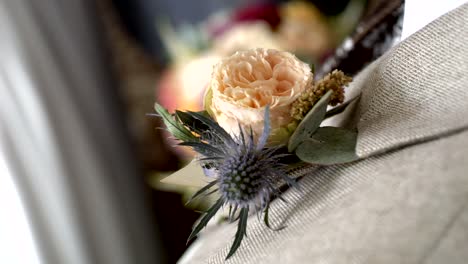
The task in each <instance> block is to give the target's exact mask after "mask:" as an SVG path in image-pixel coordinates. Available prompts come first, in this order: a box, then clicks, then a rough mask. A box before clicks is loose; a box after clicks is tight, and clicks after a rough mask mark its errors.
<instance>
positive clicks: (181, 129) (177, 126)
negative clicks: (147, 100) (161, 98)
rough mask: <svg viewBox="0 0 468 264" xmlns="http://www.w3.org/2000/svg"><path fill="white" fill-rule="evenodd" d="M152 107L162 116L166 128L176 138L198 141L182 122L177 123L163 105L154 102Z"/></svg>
mask: <svg viewBox="0 0 468 264" xmlns="http://www.w3.org/2000/svg"><path fill="white" fill-rule="evenodd" d="M154 109H155V110H156V112H158V114H159V115H160V116H161V117H162V119H163V122H164V124H165V125H166V127H167V130H168V131H169V132H170V133H171V134H172V135H173V136H174V137H175V138H177V139H179V140H182V141H198V138H197V137H196V136H195V135H194V134H192V132H190V130H188V129H187V128H186V127H185V126H184V125H183V124H181V123H179V122H178V121H177V120H176V119H175V118H174V117H173V116H172V115H171V114H170V113H169V112H168V111H167V110H166V109H165V108H164V107H162V106H161V105H160V104H158V103H156V104H155V105H154Z"/></svg>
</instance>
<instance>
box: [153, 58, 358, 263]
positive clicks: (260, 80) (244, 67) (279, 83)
mask: <svg viewBox="0 0 468 264" xmlns="http://www.w3.org/2000/svg"><path fill="white" fill-rule="evenodd" d="M350 82H351V78H350V77H348V76H346V75H344V74H343V73H342V72H341V71H337V70H335V71H333V72H331V73H329V74H328V75H326V76H325V77H324V78H323V79H321V80H319V81H317V82H314V81H313V72H312V71H311V68H310V66H309V65H308V64H306V63H304V62H302V61H300V60H299V59H297V58H296V56H294V55H293V54H291V53H288V52H283V51H277V50H267V49H254V50H247V51H240V52H236V53H235V54H234V55H232V56H230V57H227V58H225V59H222V60H221V61H220V62H219V63H218V64H216V65H215V66H214V69H213V74H212V79H211V82H210V84H209V88H208V89H207V91H206V94H205V102H204V105H205V111H202V112H191V111H176V112H175V113H172V114H171V113H169V112H168V111H167V110H166V109H164V108H163V107H162V106H160V105H159V104H156V111H157V112H158V114H159V115H160V116H161V117H162V119H163V121H164V123H165V125H166V127H167V130H168V131H169V132H170V133H171V134H172V135H173V136H174V137H175V138H176V139H178V140H180V145H182V146H188V147H191V148H192V149H193V150H195V151H196V152H197V153H198V156H197V157H196V160H197V162H198V163H199V166H201V167H202V168H203V171H204V172H205V175H206V177H207V179H209V183H208V184H207V185H206V186H204V187H203V188H201V189H200V190H199V191H197V192H196V193H195V194H194V196H193V197H192V199H194V198H198V197H201V196H204V195H210V194H213V193H218V195H219V198H218V200H217V201H216V202H215V203H214V204H213V205H212V206H211V207H210V208H209V209H208V210H207V211H206V212H205V213H204V215H203V216H202V217H201V219H200V220H199V221H198V223H197V224H196V225H195V226H194V228H193V231H192V233H191V234H190V236H189V238H188V240H191V239H193V238H195V237H196V236H197V235H198V234H199V232H200V231H201V230H202V229H203V228H204V227H205V226H206V225H207V223H208V222H209V221H210V219H211V218H212V217H213V216H214V215H215V214H216V212H218V211H219V210H220V209H222V208H225V207H226V208H228V210H229V213H228V219H229V220H230V221H238V229H237V232H236V235H235V238H234V242H233V243H232V246H231V249H230V251H229V253H228V255H227V256H226V259H228V258H229V257H231V256H232V255H233V254H234V253H235V252H236V250H237V248H238V247H239V246H240V244H241V241H242V239H243V238H244V235H245V234H246V227H247V219H248V216H249V215H250V214H251V213H256V214H257V215H258V216H259V217H263V221H264V222H265V225H266V226H267V227H268V228H272V227H271V226H270V224H269V221H268V210H269V205H270V202H271V201H272V199H274V198H275V197H278V198H280V199H281V200H282V198H281V196H280V191H279V189H278V188H279V186H281V184H288V185H290V186H296V185H297V183H296V182H295V180H293V179H292V178H290V177H289V176H288V169H289V168H290V167H291V166H293V165H294V166H297V163H311V164H321V165H331V164H336V163H345V162H351V161H354V160H356V159H357V158H358V157H357V156H356V154H355V145H356V135H357V134H356V132H355V131H349V130H345V129H342V128H337V127H320V123H321V122H322V121H323V120H324V119H326V118H328V117H331V116H333V115H336V114H338V113H341V112H342V111H343V110H344V109H345V108H346V106H347V105H348V103H349V102H348V103H344V87H345V86H346V85H348V84H349V83H350ZM337 105H338V106H337ZM327 106H336V107H335V108H333V109H331V110H329V111H327ZM187 176H190V175H187ZM272 229H273V228H272ZM275 230H278V229H275Z"/></svg>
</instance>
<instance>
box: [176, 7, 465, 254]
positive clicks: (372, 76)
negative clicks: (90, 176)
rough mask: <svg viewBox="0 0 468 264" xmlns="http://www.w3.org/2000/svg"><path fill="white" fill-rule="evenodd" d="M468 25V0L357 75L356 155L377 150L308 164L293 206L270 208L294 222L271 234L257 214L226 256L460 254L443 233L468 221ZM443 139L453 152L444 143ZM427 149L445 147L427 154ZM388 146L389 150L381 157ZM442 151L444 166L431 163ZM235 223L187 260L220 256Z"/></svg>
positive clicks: (204, 240) (277, 221)
mask: <svg viewBox="0 0 468 264" xmlns="http://www.w3.org/2000/svg"><path fill="white" fill-rule="evenodd" d="M467 29H468V5H464V6H462V7H460V8H458V9H456V10H454V11H452V12H451V13H449V14H447V15H445V16H443V17H441V18H440V19H438V20H436V21H434V22H433V23H431V24H430V25H428V26H427V27H426V28H424V29H423V30H421V31H420V32H418V33H416V34H415V35H413V36H412V37H410V38H408V39H407V40H405V41H404V42H403V43H401V44H399V45H398V46H397V47H395V48H394V49H392V50H391V51H390V52H388V53H387V54H386V55H384V56H383V57H382V58H381V59H379V60H378V61H376V62H374V63H373V64H371V65H369V66H368V67H367V68H366V69H365V70H364V71H363V72H362V73H360V74H359V75H358V76H357V77H356V78H355V81H354V83H353V85H352V87H350V89H351V90H352V91H354V92H357V91H358V90H361V91H362V97H361V99H360V101H359V102H358V103H357V104H356V109H354V111H352V109H350V111H349V113H348V115H349V118H348V119H347V120H348V121H349V120H351V121H352V122H351V126H356V127H357V128H358V130H359V138H358V143H357V152H358V155H359V156H360V157H362V158H368V157H370V156H374V157H373V158H368V159H363V160H361V161H358V162H355V163H351V164H344V165H339V166H329V167H323V168H318V169H317V170H316V171H310V170H308V175H306V177H305V178H303V179H302V181H301V185H302V188H303V189H302V191H297V190H290V191H288V192H286V193H284V198H286V199H287V200H288V201H289V203H288V204H286V205H285V204H283V203H281V202H279V201H275V202H273V204H272V206H271V211H270V212H271V220H272V223H273V225H274V226H280V225H282V224H286V225H288V227H287V228H286V229H284V230H282V231H279V232H273V231H270V230H267V229H266V228H265V227H264V225H263V223H261V221H257V220H256V219H255V217H251V218H250V219H249V226H248V230H247V233H248V238H246V239H245V241H244V242H243V244H242V245H241V247H240V248H239V251H238V252H237V253H236V254H235V255H234V256H233V257H232V258H231V259H230V261H229V262H232V263H314V262H321V263H322V262H323V263H351V262H353V263H362V262H367V263H419V262H420V261H425V260H428V259H437V257H438V256H439V257H444V256H448V257H454V254H455V253H453V252H451V251H450V250H452V248H450V247H447V248H446V246H447V245H445V243H451V242H450V241H451V240H450V239H447V240H444V242H440V241H439V238H441V237H442V236H444V235H446V234H450V233H451V232H452V233H455V234H456V233H457V231H452V230H450V232H449V231H447V230H448V228H451V227H452V225H453V226H457V227H458V228H459V229H458V230H463V227H464V226H465V227H467V226H468V224H467V225H463V224H462V223H461V222H459V221H458V222H457V221H455V220H453V221H452V219H456V220H458V219H465V218H466V219H468V211H467V210H465V209H466V208H465V207H466V206H465V200H466V198H467V195H468V192H467V188H464V186H466V185H467V184H468V179H467V177H462V175H463V174H464V172H466V169H467V168H468V167H467V166H466V165H464V164H461V162H460V161H461V160H463V159H464V158H466V155H467V154H468V151H465V150H463V149H464V148H465V147H468V143H466V142H465V141H463V139H464V138H465V139H466V133H459V134H458V135H456V136H451V135H452V134H455V133H456V132H460V131H461V130H464V129H466V128H467V127H468V118H467V117H468V74H467V73H468V45H466V43H467V41H468V30H467ZM348 125H349V124H348ZM440 138H443V140H435V139H440ZM445 138H446V139H445ZM432 140H434V141H433V142H434V143H431V141H432ZM460 140H461V141H460ZM421 142H424V143H428V144H420V145H418V143H421ZM457 142H465V143H463V144H464V145H463V144H460V146H459V144H457ZM446 146H447V147H450V149H451V150H453V153H452V151H450V150H445V149H441V147H446ZM397 149H401V151H394V150H397ZM461 149H462V150H461ZM392 151H393V152H392ZM427 151H439V152H440V153H436V155H435V154H434V157H432V158H431V157H430V156H431V155H430V154H431V153H428V154H429V157H428V158H426V157H424V156H421V155H427V153H426V152H427ZM463 151H465V152H463ZM384 152H386V153H390V154H388V155H378V154H382V153H384ZM444 156H447V157H448V158H447V160H446V161H445V164H442V165H440V166H439V165H436V166H434V167H431V166H432V165H433V164H436V163H437V161H438V160H440V159H441V157H444ZM434 170H435V171H434ZM451 170H452V171H451ZM442 173H447V174H446V175H444V177H443V180H442V179H441V178H440V177H439V175H440V174H442ZM413 194H414V195H413ZM432 198H434V199H435V200H432ZM464 199H465V200H464ZM463 208H465V209H463ZM440 210H442V211H440ZM462 216H463V218H460V217H462ZM465 216H466V217H465ZM453 223H455V224H453ZM467 223H468V222H467ZM235 229H236V226H235V225H221V226H219V227H215V226H212V227H210V228H209V229H208V230H206V232H205V233H203V234H202V236H201V237H200V238H199V239H198V241H196V243H195V244H194V245H193V246H192V248H191V249H190V250H189V251H188V252H187V254H186V256H185V257H184V258H183V259H182V262H183V263H205V262H209V263H221V262H223V260H224V257H225V256H226V254H227V252H228V250H229V247H230V244H231V243H232V238H233V235H234V233H235ZM418 230H422V232H418ZM451 238H454V239H458V240H457V241H459V243H462V245H464V246H466V245H467V244H468V239H463V238H460V237H459V236H458V237H457V236H452V237H451ZM465 240H466V241H465ZM441 241H442V240H441ZM447 241H448V242H447ZM464 243H465V244H464ZM439 244H440V247H439ZM431 250H432V251H431ZM429 251H431V252H429ZM433 252H442V253H438V254H436V253H433ZM457 252H458V253H460V252H464V251H463V250H461V251H460V250H459V251H457ZM431 254H434V255H431ZM444 254H445V255H444ZM460 256H462V255H460ZM462 257H463V256H462ZM311 261H312V262H311ZM457 263H458V262H457Z"/></svg>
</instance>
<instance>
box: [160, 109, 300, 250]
mask: <svg viewBox="0 0 468 264" xmlns="http://www.w3.org/2000/svg"><path fill="white" fill-rule="evenodd" d="M163 118H173V119H172V120H169V121H170V122H169V121H167V122H168V123H170V124H171V125H172V124H173V123H174V122H173V121H176V122H177V121H178V122H179V123H181V124H183V125H184V126H185V127H186V128H187V129H189V130H190V131H191V132H193V134H194V135H198V136H196V139H193V137H191V136H188V137H186V138H188V139H189V140H184V141H183V142H182V143H180V145H184V146H189V147H192V148H193V149H194V150H195V151H196V152H198V153H199V154H200V156H199V158H198V160H199V162H200V164H201V165H202V166H208V167H209V168H210V170H211V171H214V176H215V177H214V180H213V181H211V182H210V183H209V184H207V185H206V186H205V187H203V188H202V189H200V190H199V191H198V192H196V193H195V194H194V196H193V197H192V199H194V198H198V197H200V196H202V195H206V194H209V193H211V192H213V190H214V191H218V192H219V194H220V198H219V199H218V201H217V202H216V203H215V204H214V205H212V206H211V207H210V208H209V209H208V210H207V211H206V213H205V214H204V215H203V216H202V218H201V219H200V221H199V222H198V224H196V225H195V226H194V228H193V230H192V233H191V234H190V236H189V238H188V241H190V240H191V239H193V238H195V237H196V236H197V235H198V234H199V232H200V231H201V230H202V229H203V228H204V227H205V226H206V225H207V224H208V222H209V221H210V219H211V218H212V217H213V216H214V215H215V214H216V212H217V211H218V210H219V209H221V208H223V207H224V206H228V208H229V219H230V221H231V222H232V221H235V220H237V219H238V230H237V232H236V235H235V238H234V241H233V244H232V246H231V249H230V251H229V253H228V255H227V256H226V259H228V258H230V257H231V256H232V255H233V254H234V253H235V252H236V250H237V249H238V248H239V246H240V245H241V242H242V239H243V238H244V235H245V234H246V229H247V219H248V215H249V213H250V212H257V214H258V215H260V214H262V213H263V214H264V221H265V224H266V226H267V227H269V228H271V227H270V224H269V221H268V208H269V203H270V201H271V198H272V197H274V196H279V194H280V193H279V190H278V183H279V181H281V180H283V181H286V182H287V183H288V184H289V183H292V182H293V180H292V179H290V178H289V177H288V176H287V174H286V168H287V165H285V164H282V163H281V162H280V159H281V158H283V157H285V156H289V155H290V154H283V153H281V152H280V151H279V150H280V146H276V147H267V146H266V143H267V139H268V136H269V134H270V123H269V120H270V116H269V107H268V106H267V107H265V116H264V120H265V121H264V129H263V133H262V135H261V136H260V138H259V139H258V141H257V142H255V139H254V135H253V132H252V130H251V129H250V130H249V131H245V129H243V128H241V127H240V126H239V131H240V133H239V134H238V135H236V136H231V135H230V134H229V133H227V132H226V131H225V130H224V129H223V128H222V127H220V126H219V125H218V124H217V123H216V122H215V121H214V120H212V119H211V118H210V117H208V116H206V115H205V114H203V113H197V112H190V111H189V112H180V111H178V112H177V113H176V115H175V116H174V117H169V116H168V115H167V114H166V115H164V116H163ZM195 123H197V127H196V128H195V127H194V126H192V124H195ZM201 127H203V131H201V130H200V128H201ZM178 131H179V130H178Z"/></svg>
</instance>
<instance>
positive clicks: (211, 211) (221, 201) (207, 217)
mask: <svg viewBox="0 0 468 264" xmlns="http://www.w3.org/2000/svg"><path fill="white" fill-rule="evenodd" d="M223 204H224V198H222V197H221V198H219V200H218V201H217V202H216V203H215V204H214V205H213V206H211V207H210V209H208V211H206V214H205V215H204V216H203V217H202V219H201V220H200V222H199V223H198V224H197V225H196V226H195V227H194V228H193V230H192V233H190V236H189V238H188V239H187V243H188V242H189V241H190V240H192V239H193V238H194V237H196V236H197V235H198V233H200V231H201V230H202V229H203V228H204V227H205V226H206V225H207V224H208V222H209V221H210V219H211V218H212V217H213V216H214V215H215V214H216V212H217V211H218V210H219V208H221V206H223Z"/></svg>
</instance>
